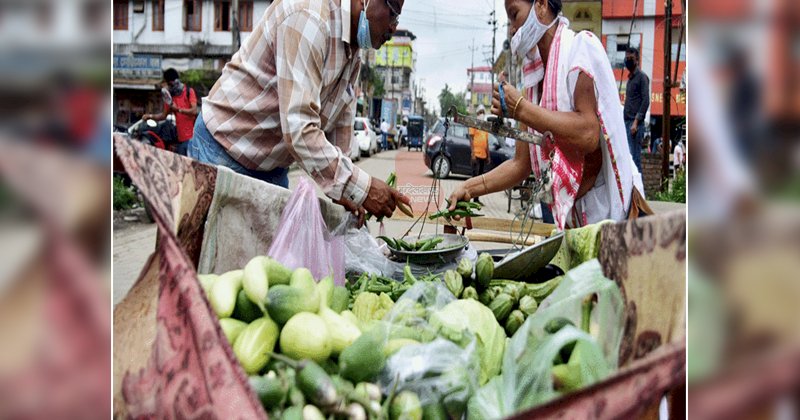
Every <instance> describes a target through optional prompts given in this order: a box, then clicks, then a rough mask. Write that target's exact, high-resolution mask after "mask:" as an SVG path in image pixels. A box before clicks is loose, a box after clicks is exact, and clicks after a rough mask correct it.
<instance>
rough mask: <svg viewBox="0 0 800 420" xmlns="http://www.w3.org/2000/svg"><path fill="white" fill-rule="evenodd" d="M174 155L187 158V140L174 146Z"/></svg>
mask: <svg viewBox="0 0 800 420" xmlns="http://www.w3.org/2000/svg"><path fill="white" fill-rule="evenodd" d="M175 153H177V154H179V155H181V156H188V153H189V140H186V141H182V142H180V143H178V144H177V145H176V146H175Z"/></svg>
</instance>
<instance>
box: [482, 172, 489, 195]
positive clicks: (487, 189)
mask: <svg viewBox="0 0 800 420" xmlns="http://www.w3.org/2000/svg"><path fill="white" fill-rule="evenodd" d="M481 181H483V190H484V191H486V192H485V193H484V194H489V187H487V186H486V176H485V175H483V174H481Z"/></svg>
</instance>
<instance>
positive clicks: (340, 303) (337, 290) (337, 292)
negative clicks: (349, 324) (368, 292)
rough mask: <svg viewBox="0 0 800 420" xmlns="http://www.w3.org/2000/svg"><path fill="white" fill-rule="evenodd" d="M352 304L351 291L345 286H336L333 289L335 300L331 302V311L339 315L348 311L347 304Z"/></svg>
mask: <svg viewBox="0 0 800 420" xmlns="http://www.w3.org/2000/svg"><path fill="white" fill-rule="evenodd" d="M349 302H350V291H348V290H347V288H346V287H344V286H335V287H334V288H333V299H332V301H331V305H330V306H331V309H332V310H333V311H334V312H336V313H337V314H338V313H341V312H342V311H344V310H347V304H348V303H349Z"/></svg>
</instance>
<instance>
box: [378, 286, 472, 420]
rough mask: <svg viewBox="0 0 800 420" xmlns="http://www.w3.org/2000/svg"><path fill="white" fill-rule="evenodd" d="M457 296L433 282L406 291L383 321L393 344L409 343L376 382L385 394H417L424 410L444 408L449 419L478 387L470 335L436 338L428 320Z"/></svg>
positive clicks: (435, 330) (459, 411) (396, 354)
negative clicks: (449, 415) (391, 392)
mask: <svg viewBox="0 0 800 420" xmlns="http://www.w3.org/2000/svg"><path fill="white" fill-rule="evenodd" d="M455 300H456V299H455V296H453V294H452V293H450V291H449V290H447V288H446V287H445V286H444V285H443V284H441V283H437V282H430V283H428V282H420V283H417V284H415V285H414V286H412V287H411V289H409V290H408V291H406V292H405V293H404V294H403V296H402V297H401V298H400V299H399V300H398V301H397V302H396V303H395V305H394V307H393V308H392V309H391V310H390V311H389V312H388V313H387V314H386V316H384V318H383V323H384V324H385V325H387V327H388V329H389V334H388V342H387V346H389V347H392V340H408V339H412V340H415V341H417V342H418V344H415V343H413V342H411V344H407V345H405V346H403V347H401V348H400V349H399V350H397V351H396V352H395V353H394V354H392V356H391V357H389V359H388V360H387V363H386V367H385V368H384V369H383V371H382V372H381V375H380V376H379V380H378V383H379V384H380V386H381V388H382V389H383V390H384V392H386V393H388V392H390V391H391V390H393V389H395V390H396V391H397V392H399V391H402V390H410V391H413V392H415V393H416V394H417V395H418V396H419V398H420V402H421V403H422V405H423V406H426V405H429V404H438V403H442V404H444V406H445V407H446V408H447V410H448V412H450V413H451V414H455V413H458V414H460V413H463V412H464V410H465V409H466V405H467V401H469V398H470V397H471V396H472V395H473V394H474V392H475V391H476V390H477V388H478V382H477V379H478V376H479V374H480V362H479V359H478V352H477V344H478V343H477V340H476V337H475V335H474V334H471V333H470V332H469V331H466V330H465V331H464V333H463V335H462V336H461V337H460V338H461V339H460V340H457V341H458V342H456V341H453V340H450V339H446V338H444V337H442V336H440V335H439V334H438V331H437V329H436V328H435V327H434V325H433V324H431V322H430V321H431V316H433V314H434V313H436V312H437V311H439V310H441V309H442V308H444V307H445V306H447V305H448V304H449V303H451V302H453V301H455Z"/></svg>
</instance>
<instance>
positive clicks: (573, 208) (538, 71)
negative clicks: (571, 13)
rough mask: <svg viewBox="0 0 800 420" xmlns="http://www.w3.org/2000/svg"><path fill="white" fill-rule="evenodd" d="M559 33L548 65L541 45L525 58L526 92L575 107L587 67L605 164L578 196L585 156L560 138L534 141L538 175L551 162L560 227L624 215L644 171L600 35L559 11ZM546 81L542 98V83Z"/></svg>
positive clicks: (556, 106)
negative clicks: (575, 27)
mask: <svg viewBox="0 0 800 420" xmlns="http://www.w3.org/2000/svg"><path fill="white" fill-rule="evenodd" d="M558 19H560V20H561V21H560V22H559V23H558V28H557V29H556V35H555V38H554V39H553V44H552V45H551V47H550V52H549V57H548V60H547V66H546V68H545V66H544V63H543V61H542V59H541V56H540V55H539V52H538V49H536V51H535V53H534V54H530V58H529V57H526V58H525V60H524V63H523V85H524V90H525V92H524V94H525V96H526V98H527V99H528V100H530V101H531V102H533V103H537V101H538V103H539V105H540V106H541V107H543V108H545V109H549V110H553V111H562V112H572V111H575V104H574V93H575V85H576V84H577V82H578V75H579V74H580V73H581V72H582V73H584V74H586V75H587V76H588V77H589V78H591V79H592V80H593V81H594V88H595V95H596V97H597V106H598V118H599V120H600V126H601V132H600V133H598V139H599V141H600V142H601V144H600V148H601V150H602V153H603V164H602V167H601V169H600V173H599V174H598V176H597V180H596V181H595V184H594V186H593V187H592V188H591V189H590V190H589V191H588V192H587V193H586V194H585V195H584V196H583V197H581V198H580V199H577V200H576V196H577V193H578V188H579V186H580V184H581V179H582V177H583V156H582V155H581V154H579V153H574V152H571V151H570V150H564V149H563V148H561V147H559V146H558V144H559V143H560V142H559V141H558V138H557V137H556V139H555V144H553V143H549V144H544V145H543V146H532V147H531V167H532V168H533V171H534V174H535V175H536V176H541V174H542V170H543V169H544V168H545V167H547V166H549V167H550V170H551V175H550V176H551V178H552V181H553V183H552V194H553V202H552V204H551V205H550V208H551V210H552V212H553V218H554V219H555V223H556V226H557V227H558V229H564V228H565V227H580V226H585V225H587V224H592V223H596V222H599V221H601V220H606V219H611V220H624V219H625V218H626V217H627V213H628V209H629V208H630V204H631V193H632V191H633V188H634V187H636V188H637V189H638V190H639V192H640V193H641V194H642V195H644V188H643V187H642V177H641V175H640V174H639V171H638V170H637V169H636V164H635V163H634V162H633V158H632V157H631V153H630V150H628V138H627V136H626V133H625V123H624V120H623V118H622V104H621V103H620V100H619V94H618V92H617V89H616V83H615V80H614V74H613V73H612V70H611V64H610V63H609V61H608V57H607V56H606V52H605V49H604V48H603V45H602V43H601V42H600V40H599V39H598V38H597V37H596V36H595V35H594V34H592V33H591V32H588V31H582V32H580V33H577V34H576V33H575V32H574V31H572V30H571V29H569V21H568V20H567V19H566V18H564V17H559V18H558ZM539 83H543V85H542V98H541V100H539V99H538V98H537V97H538V85H539Z"/></svg>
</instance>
